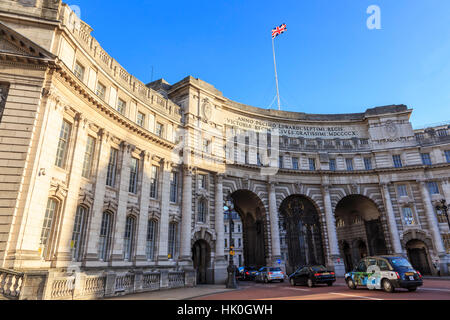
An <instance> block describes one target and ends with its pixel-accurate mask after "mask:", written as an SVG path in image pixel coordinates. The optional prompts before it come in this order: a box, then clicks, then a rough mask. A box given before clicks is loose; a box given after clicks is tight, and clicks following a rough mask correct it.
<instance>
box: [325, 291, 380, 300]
mask: <svg viewBox="0 0 450 320" xmlns="http://www.w3.org/2000/svg"><path fill="white" fill-rule="evenodd" d="M330 294H335V295H338V296H346V297H352V298H363V299H369V300H384V299H379V298H372V297H365V296H355V295H353V294H345V293H336V292H330Z"/></svg>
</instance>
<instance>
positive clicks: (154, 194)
mask: <svg viewBox="0 0 450 320" xmlns="http://www.w3.org/2000/svg"><path fill="white" fill-rule="evenodd" d="M158 169H159V168H158V167H156V166H152V171H151V173H150V174H151V175H150V198H152V199H156V198H158Z"/></svg>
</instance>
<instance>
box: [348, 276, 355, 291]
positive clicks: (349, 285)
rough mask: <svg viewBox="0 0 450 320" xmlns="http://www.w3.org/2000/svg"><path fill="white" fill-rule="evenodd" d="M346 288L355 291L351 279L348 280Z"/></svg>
mask: <svg viewBox="0 0 450 320" xmlns="http://www.w3.org/2000/svg"><path fill="white" fill-rule="evenodd" d="M347 286H348V287H349V288H350V289H351V290H356V284H355V282H354V281H353V279H351V278H350V279H348V280H347Z"/></svg>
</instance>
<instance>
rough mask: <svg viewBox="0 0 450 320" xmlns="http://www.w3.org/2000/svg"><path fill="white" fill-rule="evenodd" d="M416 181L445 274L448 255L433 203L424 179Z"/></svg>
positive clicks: (442, 272)
mask: <svg viewBox="0 0 450 320" xmlns="http://www.w3.org/2000/svg"><path fill="white" fill-rule="evenodd" d="M418 183H419V185H420V192H421V195H422V201H423V206H424V208H425V214H426V216H427V221H428V226H429V231H430V233H431V235H432V237H433V243H434V247H435V250H436V251H435V252H436V254H437V255H438V256H439V265H440V271H441V275H446V274H448V266H447V263H448V262H447V260H448V257H447V254H446V251H445V247H444V242H443V241H442V237H441V232H440V230H439V222H438V219H437V217H436V214H435V210H434V207H433V203H432V202H431V197H430V194H429V192H428V188H427V185H426V183H425V181H422V180H419V181H418Z"/></svg>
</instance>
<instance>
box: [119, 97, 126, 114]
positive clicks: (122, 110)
mask: <svg viewBox="0 0 450 320" xmlns="http://www.w3.org/2000/svg"><path fill="white" fill-rule="evenodd" d="M126 108H127V103H126V102H125V101H124V100H122V99H119V100H117V111H118V112H119V113H120V114H125V110H126Z"/></svg>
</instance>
